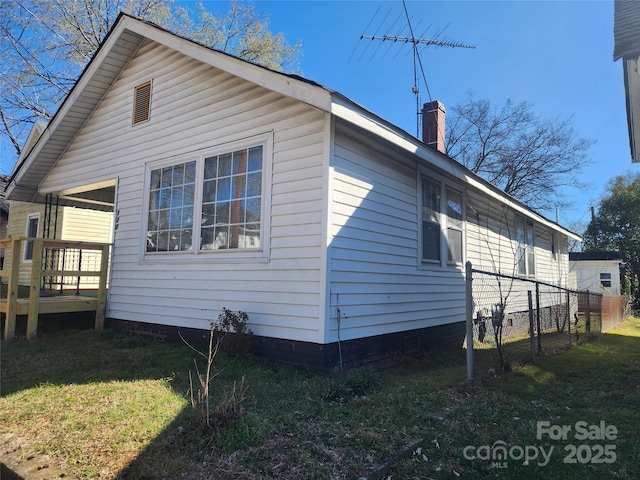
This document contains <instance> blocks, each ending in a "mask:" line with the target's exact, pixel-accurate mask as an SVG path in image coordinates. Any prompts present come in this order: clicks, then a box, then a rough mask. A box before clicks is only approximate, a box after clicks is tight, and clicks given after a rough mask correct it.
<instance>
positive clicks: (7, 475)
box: [0, 433, 73, 480]
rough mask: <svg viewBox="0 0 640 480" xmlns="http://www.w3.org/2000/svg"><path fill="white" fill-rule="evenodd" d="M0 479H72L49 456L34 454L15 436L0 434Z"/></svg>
mask: <svg viewBox="0 0 640 480" xmlns="http://www.w3.org/2000/svg"><path fill="white" fill-rule="evenodd" d="M0 445H1V446H0V469H1V471H0V478H2V479H3V480H53V479H58V478H65V479H72V478H73V477H71V476H69V475H68V474H67V473H65V472H64V471H63V470H62V469H61V468H60V467H59V466H58V465H56V464H55V462H54V460H53V459H52V458H51V457H50V456H49V455H42V454H37V453H35V452H34V451H33V450H32V449H30V448H29V446H28V445H27V444H26V443H25V442H23V441H22V440H20V438H18V437H17V436H15V435H13V434H9V433H3V434H0Z"/></svg>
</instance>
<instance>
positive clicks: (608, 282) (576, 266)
mask: <svg viewBox="0 0 640 480" xmlns="http://www.w3.org/2000/svg"><path fill="white" fill-rule="evenodd" d="M620 263H622V256H621V255H620V254H619V253H618V252H580V253H573V252H571V253H569V275H570V276H571V277H573V276H575V285H576V288H577V289H578V290H588V291H590V292H593V293H602V294H603V295H621V288H620Z"/></svg>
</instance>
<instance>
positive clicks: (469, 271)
mask: <svg viewBox="0 0 640 480" xmlns="http://www.w3.org/2000/svg"><path fill="white" fill-rule="evenodd" d="M472 276H473V268H472V265H471V262H469V261H467V263H466V265H465V284H466V299H467V302H466V303H467V304H466V320H465V321H466V327H467V380H468V381H470V382H471V381H473V318H472V317H473V287H472V281H473V278H472Z"/></svg>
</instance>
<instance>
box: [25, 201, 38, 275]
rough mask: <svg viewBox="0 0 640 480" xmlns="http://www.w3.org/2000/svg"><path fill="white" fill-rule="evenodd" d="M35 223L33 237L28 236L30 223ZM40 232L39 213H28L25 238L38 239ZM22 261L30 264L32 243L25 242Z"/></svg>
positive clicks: (29, 241)
mask: <svg viewBox="0 0 640 480" xmlns="http://www.w3.org/2000/svg"><path fill="white" fill-rule="evenodd" d="M32 220H35V221H36V233H35V235H31V234H30V230H31V229H30V228H29V227H30V226H31V221H32ZM39 231H40V212H36V213H30V214H28V215H27V225H26V226H25V233H24V235H25V237H27V238H38V232H39ZM22 261H23V262H26V263H31V262H32V261H33V241H31V240H27V241H26V242H25V244H24V252H23V253H22Z"/></svg>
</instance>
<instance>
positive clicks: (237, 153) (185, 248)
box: [146, 144, 266, 253]
mask: <svg viewBox="0 0 640 480" xmlns="http://www.w3.org/2000/svg"><path fill="white" fill-rule="evenodd" d="M265 149H266V147H265V145H264V144H262V145H253V146H249V147H242V148H230V149H228V150H226V151H221V152H220V153H215V154H212V155H202V156H200V157H199V158H197V159H193V160H189V161H186V162H183V163H177V164H173V165H167V166H162V167H159V168H151V169H150V170H149V174H148V175H149V205H148V218H147V230H146V252H147V253H159V252H192V253H200V252H205V251H214V250H235V251H238V250H252V249H253V250H258V249H260V248H261V247H262V244H263V242H262V235H263V234H262V231H263V218H262V216H263V215H262V208H263V201H264V196H263V195H264V194H263V177H264V175H263V170H264V158H265Z"/></svg>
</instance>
